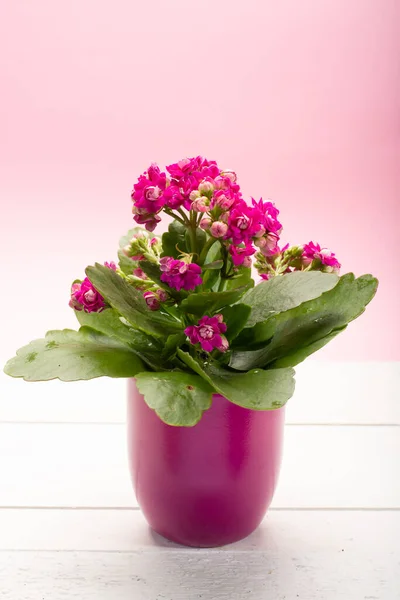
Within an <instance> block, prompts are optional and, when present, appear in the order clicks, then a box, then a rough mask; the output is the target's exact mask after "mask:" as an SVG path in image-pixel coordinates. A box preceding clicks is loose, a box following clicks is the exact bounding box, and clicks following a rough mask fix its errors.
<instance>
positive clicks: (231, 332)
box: [221, 304, 251, 342]
mask: <svg viewBox="0 0 400 600" xmlns="http://www.w3.org/2000/svg"><path fill="white" fill-rule="evenodd" d="M221 312H222V315H223V317H224V322H225V323H226V326H227V331H226V334H225V335H226V338H227V340H228V342H232V340H234V339H235V337H236V336H238V335H239V333H240V332H241V331H242V329H243V327H244V326H245V325H246V323H247V319H248V318H249V316H250V313H251V307H250V306H247V304H235V305H234V306H226V307H225V308H224V309H222V311H221Z"/></svg>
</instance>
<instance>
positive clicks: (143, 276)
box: [133, 267, 147, 279]
mask: <svg viewBox="0 0 400 600" xmlns="http://www.w3.org/2000/svg"><path fill="white" fill-rule="evenodd" d="M133 274H134V276H135V277H139V279H147V275H146V273H145V272H144V271H143V270H142V269H141V268H140V267H137V268H136V269H134V270H133Z"/></svg>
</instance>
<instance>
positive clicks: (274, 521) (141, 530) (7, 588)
mask: <svg viewBox="0 0 400 600" xmlns="http://www.w3.org/2000/svg"><path fill="white" fill-rule="evenodd" d="M399 528H400V513H399V512H394V513H393V512H372V513H371V512H350V513H349V512H344V511H340V512H330V511H327V512H318V511H317V512H316V511H310V512H307V511H302V512H301V513H298V512H295V511H293V512H284V511H282V512H272V513H270V515H269V517H268V518H267V519H266V520H265V521H264V523H263V524H262V526H261V527H260V528H259V529H258V531H257V532H255V533H254V534H253V535H252V536H250V537H249V538H247V539H246V540H244V541H243V542H239V543H237V544H234V545H231V546H226V547H224V548H216V549H211V550H206V549H202V550H196V549H187V548H183V547H180V546H175V545H173V544H169V543H167V542H165V541H164V540H163V539H162V538H160V537H159V536H157V535H155V534H152V533H151V532H150V531H149V530H148V528H147V526H146V524H145V522H144V519H143V517H142V516H141V514H140V513H139V512H138V511H105V512H103V511H65V510H64V511H33V512H32V511H22V510H19V511H15V510H14V511H9V510H6V511H4V510H3V511H0V529H1V532H2V535H1V537H0V548H1V550H0V581H1V593H2V596H1V597H2V598H4V599H5V600H16V599H17V598H18V600H43V599H46V600H47V599H49V600H50V599H51V600H62V599H64V598H71V599H72V598H77V599H78V598H79V599H81V598H85V599H89V600H90V599H93V600H108V599H110V600H111V599H112V600H128V599H131V598H134V599H135V600H198V599H200V598H203V599H205V600H216V599H218V600H244V599H246V598H254V600H296V599H297V598H299V599H303V600H337V599H338V598H346V600H353V599H354V600H358V599H368V600H398V599H399V598H400V593H399V586H398V581H399V578H400V570H399V561H398V558H399V553H400V541H399V539H400V538H399V536H398V535H397V532H398V531H399Z"/></svg>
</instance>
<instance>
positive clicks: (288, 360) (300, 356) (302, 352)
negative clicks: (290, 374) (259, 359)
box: [269, 325, 347, 369]
mask: <svg viewBox="0 0 400 600" xmlns="http://www.w3.org/2000/svg"><path fill="white" fill-rule="evenodd" d="M346 327H347V325H345V326H344V327H341V328H340V329H335V330H334V331H332V332H331V333H329V334H328V335H326V336H325V337H323V338H321V339H320V340H317V341H316V342H312V343H311V344H308V345H307V346H303V347H301V348H299V349H298V350H294V351H293V352H291V353H290V354H286V356H284V357H283V358H281V359H279V360H276V361H275V362H273V363H272V364H271V365H269V368H274V369H275V368H278V369H280V368H282V367H295V366H296V365H298V364H299V363H301V362H303V360H305V359H306V358H307V357H308V356H310V354H313V353H314V352H317V351H318V350H320V349H321V348H323V347H324V346H325V345H326V344H328V343H329V342H330V341H331V340H333V338H335V337H336V336H337V335H338V334H339V333H340V332H341V331H344V330H345V329H346Z"/></svg>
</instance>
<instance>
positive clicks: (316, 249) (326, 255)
mask: <svg viewBox="0 0 400 600" xmlns="http://www.w3.org/2000/svg"><path fill="white" fill-rule="evenodd" d="M313 260H317V261H320V263H321V265H324V266H326V267H329V268H330V269H331V270H332V271H338V270H339V269H340V267H341V265H340V263H339V261H338V259H337V258H336V256H335V253H334V252H331V251H330V250H328V249H327V248H321V246H320V245H319V244H314V243H313V242H309V243H308V244H304V246H303V254H302V263H303V265H305V266H308V265H310V264H311V263H312V261H313Z"/></svg>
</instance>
